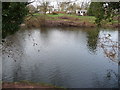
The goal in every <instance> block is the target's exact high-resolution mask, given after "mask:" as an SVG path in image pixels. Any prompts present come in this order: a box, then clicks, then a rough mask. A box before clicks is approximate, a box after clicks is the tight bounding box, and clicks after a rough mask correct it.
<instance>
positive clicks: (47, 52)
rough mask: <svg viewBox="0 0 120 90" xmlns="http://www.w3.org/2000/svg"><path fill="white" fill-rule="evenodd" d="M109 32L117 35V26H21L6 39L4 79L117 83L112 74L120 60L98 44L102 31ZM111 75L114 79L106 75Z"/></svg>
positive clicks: (65, 83)
mask: <svg viewBox="0 0 120 90" xmlns="http://www.w3.org/2000/svg"><path fill="white" fill-rule="evenodd" d="M105 33H111V35H112V36H115V35H117V31H115V30H103V29H98V30H96V29H95V28H89V30H88V28H87V29H86V28H81V29H80V28H75V27H74V28H72V27H71V28H40V29H33V30H21V31H19V32H17V33H16V34H15V35H12V36H9V37H7V38H6V42H4V43H3V71H4V72H3V81H11V82H15V81H21V80H28V81H32V82H43V83H50V84H53V85H57V86H62V87H68V88H92V87H103V84H104V85H105V86H104V87H111V84H112V85H113V87H117V86H116V85H115V84H113V83H116V82H117V81H116V80H114V79H110V78H115V75H114V74H112V73H113V72H115V73H116V74H117V73H118V72H117V70H118V64H117V63H115V62H112V61H110V62H109V61H108V60H109V59H108V58H106V57H104V56H105V55H104V53H103V51H102V50H101V48H100V47H98V46H97V45H98V35H99V36H101V37H102V35H104V34H105ZM116 38H117V37H115V38H113V39H114V40H117V39H116ZM90 51H91V52H92V54H91V53H90ZM8 55H9V57H8ZM107 75H108V77H107V78H108V79H107V80H108V81H109V82H110V83H107V81H106V80H105V79H104V77H106V76H107ZM96 82H99V83H96ZM95 83H96V84H97V85H96V84H95Z"/></svg>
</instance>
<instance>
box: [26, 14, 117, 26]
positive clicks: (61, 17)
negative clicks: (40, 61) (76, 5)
mask: <svg viewBox="0 0 120 90" xmlns="http://www.w3.org/2000/svg"><path fill="white" fill-rule="evenodd" d="M24 23H25V25H26V27H27V28H32V27H35V28H39V27H42V26H44V27H97V25H96V24H95V17H94V16H77V15H70V14H57V15H52V14H47V15H45V16H44V15H40V14H35V15H33V16H28V17H26V19H25V22H24ZM118 26H119V25H118V21H117V19H116V18H115V19H114V21H113V22H106V21H104V22H102V27H115V28H116V27H118Z"/></svg>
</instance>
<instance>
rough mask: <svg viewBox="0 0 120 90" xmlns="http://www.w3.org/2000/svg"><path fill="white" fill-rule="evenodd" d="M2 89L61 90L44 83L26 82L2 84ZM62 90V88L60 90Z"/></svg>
mask: <svg viewBox="0 0 120 90" xmlns="http://www.w3.org/2000/svg"><path fill="white" fill-rule="evenodd" d="M2 88H3V89H4V88H53V89H55V88H61V87H57V86H54V85H50V84H45V83H33V82H28V81H20V82H3V83H2ZM61 89H62V90H64V88H61Z"/></svg>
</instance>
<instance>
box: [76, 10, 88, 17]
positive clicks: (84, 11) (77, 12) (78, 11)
mask: <svg viewBox="0 0 120 90" xmlns="http://www.w3.org/2000/svg"><path fill="white" fill-rule="evenodd" d="M76 14H77V15H79V16H85V15H86V14H87V10H76Z"/></svg>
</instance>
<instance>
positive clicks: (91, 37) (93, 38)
mask: <svg viewBox="0 0 120 90" xmlns="http://www.w3.org/2000/svg"><path fill="white" fill-rule="evenodd" d="M98 36H99V29H98V28H96V29H91V30H89V31H87V38H88V41H87V46H88V49H89V50H90V51H91V52H93V53H95V52H96V48H97V42H98Z"/></svg>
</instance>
